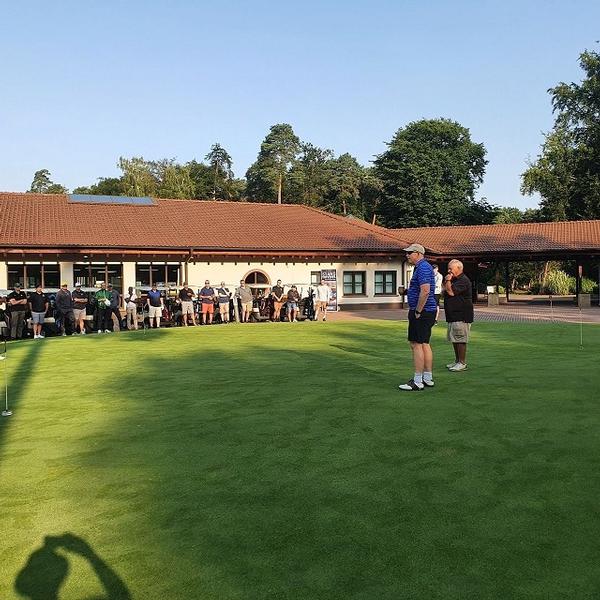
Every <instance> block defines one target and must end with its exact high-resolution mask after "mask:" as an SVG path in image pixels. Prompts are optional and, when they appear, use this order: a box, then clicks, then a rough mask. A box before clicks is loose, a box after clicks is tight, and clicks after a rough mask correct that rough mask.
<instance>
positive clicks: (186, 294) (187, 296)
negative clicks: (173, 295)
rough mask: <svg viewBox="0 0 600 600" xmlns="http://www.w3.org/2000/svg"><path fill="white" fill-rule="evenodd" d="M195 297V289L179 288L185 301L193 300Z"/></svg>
mask: <svg viewBox="0 0 600 600" xmlns="http://www.w3.org/2000/svg"><path fill="white" fill-rule="evenodd" d="M193 298H194V291H193V290H192V289H191V288H181V289H180V290H179V299H180V300H182V301H183V302H191V301H192V299H193Z"/></svg>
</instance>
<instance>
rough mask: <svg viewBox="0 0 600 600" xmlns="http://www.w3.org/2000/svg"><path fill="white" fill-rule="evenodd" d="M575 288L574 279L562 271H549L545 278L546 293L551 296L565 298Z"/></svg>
mask: <svg viewBox="0 0 600 600" xmlns="http://www.w3.org/2000/svg"><path fill="white" fill-rule="evenodd" d="M574 288H575V277H570V276H569V275H567V274H566V273H565V272H564V271H550V273H548V275H547V277H546V290H545V291H546V293H547V294H552V295H553V296H566V295H567V294H569V293H570V292H571V290H572V289H574Z"/></svg>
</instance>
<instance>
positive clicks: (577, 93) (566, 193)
mask: <svg viewBox="0 0 600 600" xmlns="http://www.w3.org/2000/svg"><path fill="white" fill-rule="evenodd" d="M579 64H580V66H581V68H582V69H583V71H584V78H583V80H582V81H581V82H580V83H569V84H567V83H559V84H558V85H557V86H556V87H554V88H551V89H549V90H548V92H549V93H550V94H551V96H552V107H553V111H554V113H555V115H556V117H555V122H554V128H553V130H552V131H551V132H549V133H548V134H546V136H545V140H544V143H543V145H542V149H541V153H540V154H539V156H538V157H537V159H536V161H535V162H533V163H531V164H529V166H528V168H527V170H526V171H525V172H524V173H523V175H522V186H521V189H522V191H523V193H526V194H533V193H535V192H538V193H539V194H540V195H541V196H542V200H541V202H540V210H541V213H542V217H543V218H544V219H546V220H552V221H561V220H564V219H572V220H578V219H597V218H600V54H599V53H598V52H592V51H585V52H583V53H582V54H581V55H580V56H579Z"/></svg>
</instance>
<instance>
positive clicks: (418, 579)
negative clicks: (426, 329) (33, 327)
mask: <svg viewBox="0 0 600 600" xmlns="http://www.w3.org/2000/svg"><path fill="white" fill-rule="evenodd" d="M405 334H406V324H405V323H400V322H382V321H376V320H373V321H368V322H360V323H356V322H354V323H351V322H348V323H327V324H316V323H308V324H306V323H305V324H302V323H299V324H296V325H294V324H276V325H271V324H262V325H249V326H236V325H231V326H228V327H218V326H217V327H211V328H202V329H195V330H194V329H188V330H182V329H179V330H170V331H167V330H164V331H153V332H150V333H148V334H147V335H146V336H144V334H143V333H141V332H136V333H123V334H119V335H117V334H114V335H111V336H107V335H106V336H88V337H87V338H68V339H61V338H57V339H48V340H43V341H35V342H34V341H30V342H23V343H20V344H14V345H12V346H9V358H8V361H7V364H8V366H9V376H10V395H11V397H12V403H13V411H14V415H13V416H12V417H10V418H6V419H3V420H2V421H0V497H1V499H2V504H1V506H0V598H2V599H5V598H18V597H21V596H20V595H19V593H18V591H19V590H20V591H22V592H25V591H27V594H28V595H25V596H24V597H32V598H44V599H47V598H53V597H54V596H53V595H52V589H53V588H56V587H57V586H58V585H59V584H60V583H61V582H62V587H61V588H60V594H59V596H58V597H59V598H74V599H75V598H78V599H79V598H92V597H94V598H95V597H103V596H102V589H103V586H104V588H105V589H108V590H110V591H111V594H112V595H107V594H106V593H105V596H106V597H110V598H116V597H120V596H119V594H120V591H122V590H123V589H127V590H129V594H130V595H131V597H132V598H140V599H143V600H147V599H165V600H170V599H179V598H181V599H186V600H187V599H196V598H197V599H201V600H229V599H239V600H249V599H257V600H264V599H307V600H309V599H310V600H317V599H318V600H329V599H331V600H334V599H335V600H347V599H357V600H358V599H361V600H384V599H389V600H399V599H404V598H411V599H413V598H414V599H421V598H423V599H427V600H429V599H438V598H439V599H444V600H448V599H459V598H460V599H471V598H472V599H477V600H481V599H486V598H489V599H494V600H495V599H509V598H515V599H516V598H519V599H521V598H539V599H542V598H543V599H550V598H556V599H559V598H560V599H564V598H569V599H574V598H581V599H583V598H586V599H587V598H594V597H598V594H599V591H600V568H599V567H598V561H599V556H600V475H599V474H600V433H599V432H600V358H599V356H600V327H597V326H586V328H585V329H584V343H585V348H584V350H581V349H580V348H579V328H578V326H577V325H567V324H535V325H529V324H507V323H497V324H493V323H481V324H476V326H475V327H474V333H473V342H472V347H471V357H470V359H471V360H470V361H469V362H470V369H469V370H468V371H467V372H464V373H454V374H451V373H447V372H446V371H445V369H443V368H438V369H437V370H436V372H435V381H436V387H435V389H433V390H426V391H424V392H422V393H416V394H415V393H402V392H399V391H398V390H397V385H398V383H400V382H403V381H405V380H406V379H407V378H408V377H409V376H410V375H411V365H410V359H409V351H408V347H407V345H406V343H405V341H404V338H405ZM434 349H435V352H436V357H437V364H438V365H440V367H441V365H443V364H445V363H447V362H449V361H450V358H451V351H450V348H449V346H448V344H446V342H445V341H444V332H443V329H442V327H441V326H440V327H438V328H437V330H436V332H435V339H434ZM2 368H3V365H2V364H0V372H1V369H2ZM67 533H69V534H72V536H71V535H67V536H65V534H67ZM46 536H52V538H51V539H48V540H47V541H46V543H45V541H44V539H45V537H46ZM73 536H77V537H73ZM80 539H81V541H80ZM67 569H68V572H67ZM97 574H98V575H97ZM101 579H102V580H103V581H104V583H103V584H101V583H100V580H101ZM63 580H64V581H63ZM35 590H37V595H36V591H35ZM121 596H122V597H127V596H126V595H124V596H123V595H121Z"/></svg>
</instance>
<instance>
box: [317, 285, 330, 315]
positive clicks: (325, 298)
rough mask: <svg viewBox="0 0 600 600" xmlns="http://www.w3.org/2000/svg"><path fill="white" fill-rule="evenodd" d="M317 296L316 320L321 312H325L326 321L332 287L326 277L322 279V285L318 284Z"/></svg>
mask: <svg viewBox="0 0 600 600" xmlns="http://www.w3.org/2000/svg"><path fill="white" fill-rule="evenodd" d="M316 298H317V300H316V311H315V320H316V321H318V320H319V314H321V313H323V321H326V320H327V305H328V304H329V300H331V288H330V287H329V286H328V285H327V283H326V282H325V280H324V279H321V285H319V286H317V290H316Z"/></svg>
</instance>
